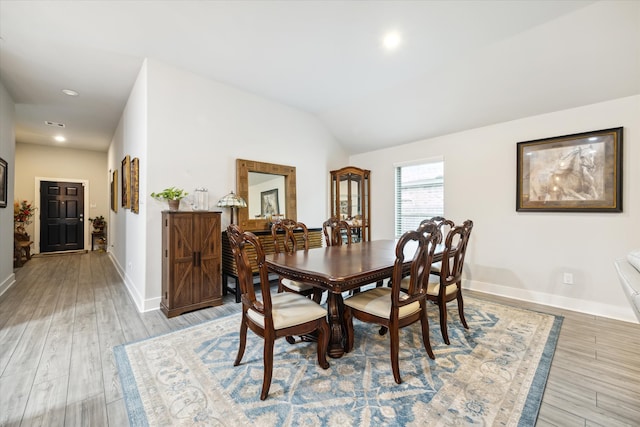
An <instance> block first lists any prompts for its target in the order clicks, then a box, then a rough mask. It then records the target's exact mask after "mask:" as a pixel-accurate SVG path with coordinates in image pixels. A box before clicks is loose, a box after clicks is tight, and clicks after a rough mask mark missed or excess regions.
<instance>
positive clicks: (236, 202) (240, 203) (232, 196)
mask: <svg viewBox="0 0 640 427" xmlns="http://www.w3.org/2000/svg"><path fill="white" fill-rule="evenodd" d="M218 207H219V208H246V207H247V202H245V201H244V199H243V198H242V197H240V196H238V195H237V194H236V193H234V192H233V191H232V192H230V193H229V194H227V195H226V196H224V197H222V198H221V199H220V200H218Z"/></svg>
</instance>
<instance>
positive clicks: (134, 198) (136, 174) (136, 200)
mask: <svg viewBox="0 0 640 427" xmlns="http://www.w3.org/2000/svg"><path fill="white" fill-rule="evenodd" d="M139 179H140V159H139V158H137V157H134V158H133V159H132V160H131V212H133V213H136V214H137V213H138V212H140V195H139V192H140V181H139Z"/></svg>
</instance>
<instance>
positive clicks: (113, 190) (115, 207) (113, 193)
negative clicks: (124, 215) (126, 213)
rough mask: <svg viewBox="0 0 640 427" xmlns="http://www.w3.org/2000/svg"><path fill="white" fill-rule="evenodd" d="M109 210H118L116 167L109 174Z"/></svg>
mask: <svg viewBox="0 0 640 427" xmlns="http://www.w3.org/2000/svg"><path fill="white" fill-rule="evenodd" d="M111 210H112V211H114V212H118V169H114V171H113V173H112V175H111Z"/></svg>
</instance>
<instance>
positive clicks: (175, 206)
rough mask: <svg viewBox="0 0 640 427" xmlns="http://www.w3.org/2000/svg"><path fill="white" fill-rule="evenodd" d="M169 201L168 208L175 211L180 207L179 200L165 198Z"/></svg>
mask: <svg viewBox="0 0 640 427" xmlns="http://www.w3.org/2000/svg"><path fill="white" fill-rule="evenodd" d="M167 202H169V210H170V211H177V210H178V208H180V200H167Z"/></svg>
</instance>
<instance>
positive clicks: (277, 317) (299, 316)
mask: <svg viewBox="0 0 640 427" xmlns="http://www.w3.org/2000/svg"><path fill="white" fill-rule="evenodd" d="M271 316H272V317H273V329H275V330H276V331H277V330H279V329H285V328H288V327H291V326H295V325H299V324H301V323H307V322H311V321H313V320H316V319H320V318H323V317H326V316H327V310H326V309H324V308H323V307H322V306H320V305H319V304H317V303H315V302H314V301H313V300H310V299H309V298H305V297H303V296H301V295H298V294H295V293H293V292H282V293H279V294H273V295H271ZM247 317H248V318H249V319H250V320H251V321H252V322H254V323H256V324H257V325H258V326H260V327H261V328H264V315H263V314H262V313H259V312H257V311H255V310H253V309H249V310H247Z"/></svg>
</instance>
